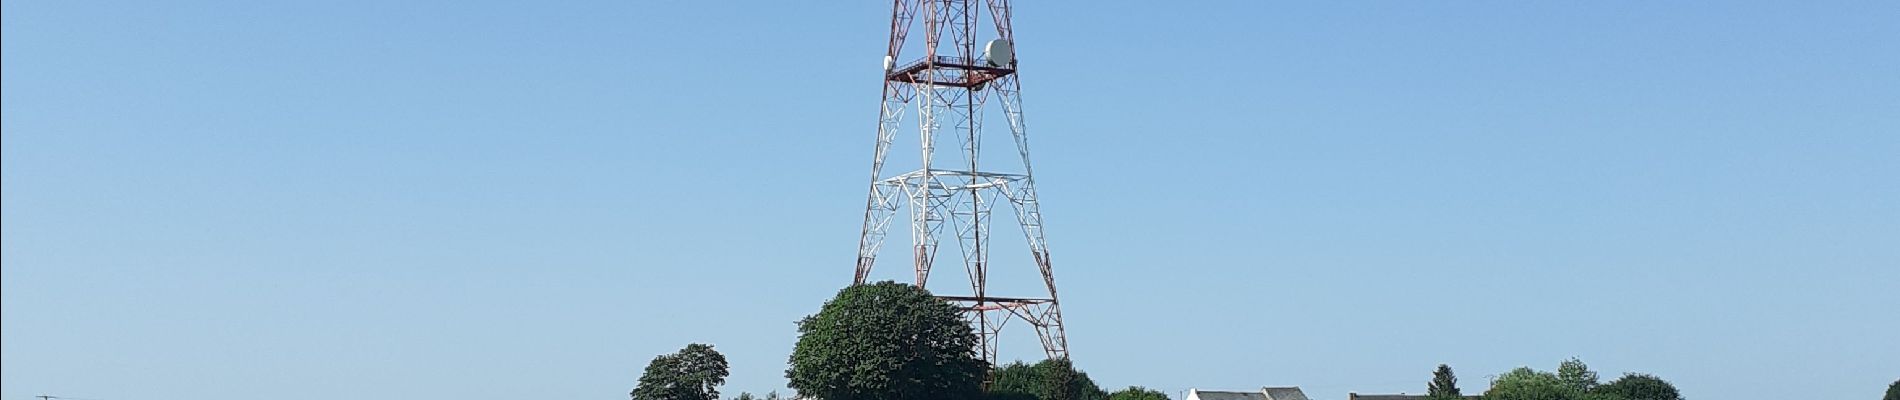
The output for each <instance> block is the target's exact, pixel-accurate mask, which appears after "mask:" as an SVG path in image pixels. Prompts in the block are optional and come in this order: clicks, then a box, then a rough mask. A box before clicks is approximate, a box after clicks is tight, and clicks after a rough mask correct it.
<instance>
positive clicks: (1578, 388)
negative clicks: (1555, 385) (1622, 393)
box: [1557, 357, 1597, 397]
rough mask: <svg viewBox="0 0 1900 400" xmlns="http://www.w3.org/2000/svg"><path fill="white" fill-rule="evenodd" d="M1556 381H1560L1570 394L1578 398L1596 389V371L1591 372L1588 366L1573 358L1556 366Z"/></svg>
mask: <svg viewBox="0 0 1900 400" xmlns="http://www.w3.org/2000/svg"><path fill="white" fill-rule="evenodd" d="M1557 380H1558V381H1562V382H1563V385H1564V388H1565V389H1567V390H1570V392H1571V394H1574V395H1577V396H1579V397H1580V396H1582V395H1584V394H1586V393H1590V391H1591V390H1595V389H1596V387H1597V373H1596V371H1591V370H1590V366H1589V365H1587V364H1584V363H1583V360H1579V359H1577V358H1575V357H1572V358H1570V359H1568V360H1564V362H1563V363H1562V364H1558V365H1557Z"/></svg>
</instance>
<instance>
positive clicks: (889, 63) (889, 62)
mask: <svg viewBox="0 0 1900 400" xmlns="http://www.w3.org/2000/svg"><path fill="white" fill-rule="evenodd" d="M895 64H897V60H893V59H891V56H884V70H885V71H889V70H891V67H893V66H895Z"/></svg>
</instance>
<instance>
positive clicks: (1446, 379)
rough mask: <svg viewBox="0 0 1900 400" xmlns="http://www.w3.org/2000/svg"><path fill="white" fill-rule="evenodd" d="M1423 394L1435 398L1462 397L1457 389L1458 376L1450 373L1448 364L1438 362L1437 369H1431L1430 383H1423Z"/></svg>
mask: <svg viewBox="0 0 1900 400" xmlns="http://www.w3.org/2000/svg"><path fill="white" fill-rule="evenodd" d="M1425 396H1426V397H1430V398H1432V399H1436V400H1458V399H1461V398H1464V394H1462V393H1459V391H1458V376H1457V375H1453V374H1452V373H1451V366H1450V365H1445V364H1438V370H1436V371H1432V381H1431V383H1427V384H1425Z"/></svg>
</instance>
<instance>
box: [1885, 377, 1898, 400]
mask: <svg viewBox="0 0 1900 400" xmlns="http://www.w3.org/2000/svg"><path fill="white" fill-rule="evenodd" d="M1882 400H1900V379H1895V380H1894V381H1893V384H1892V385H1887V397H1884V398H1882Z"/></svg>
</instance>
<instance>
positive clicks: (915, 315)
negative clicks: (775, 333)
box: [785, 281, 986, 400]
mask: <svg viewBox="0 0 1900 400" xmlns="http://www.w3.org/2000/svg"><path fill="white" fill-rule="evenodd" d="M798 332H799V337H798V344H797V345H796V346H795V347H794V348H793V349H792V356H791V360H790V361H789V364H790V367H789V368H788V369H786V371H785V377H786V378H788V379H790V380H791V382H790V384H789V385H790V386H791V387H792V389H794V390H797V391H798V393H799V394H800V395H802V396H803V397H808V398H813V399H822V400H877V399H910V400H936V399H945V400H965V399H970V398H975V397H977V396H978V395H979V392H980V391H981V386H982V380H983V372H984V369H985V367H986V365H985V364H984V362H983V360H980V359H977V358H976V354H975V352H972V351H970V349H972V348H975V347H976V334H975V333H972V332H971V331H970V326H969V324H967V323H965V322H964V321H963V319H962V318H960V317H958V315H957V309H956V308H955V307H954V306H952V305H951V304H950V303H947V302H944V301H943V300H940V299H937V298H935V297H931V295H930V292H928V291H925V290H924V289H922V288H918V287H916V286H911V285H906V284H900V283H895V282H890V281H884V282H878V283H873V284H866V285H855V286H851V287H848V288H845V289H844V290H840V291H838V295H837V296H836V297H833V298H832V299H831V300H830V301H827V302H825V305H824V307H823V308H822V309H820V310H819V311H818V313H817V314H814V315H811V316H808V317H805V319H804V320H801V321H799V322H798Z"/></svg>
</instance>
